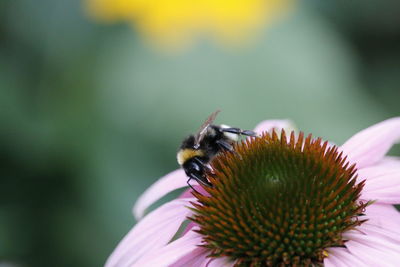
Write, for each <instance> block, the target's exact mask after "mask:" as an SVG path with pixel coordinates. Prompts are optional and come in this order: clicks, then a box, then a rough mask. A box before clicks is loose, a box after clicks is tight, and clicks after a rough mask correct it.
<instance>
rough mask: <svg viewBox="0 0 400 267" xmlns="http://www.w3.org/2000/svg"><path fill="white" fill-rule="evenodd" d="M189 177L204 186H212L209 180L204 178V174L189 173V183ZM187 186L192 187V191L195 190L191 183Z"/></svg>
mask: <svg viewBox="0 0 400 267" xmlns="http://www.w3.org/2000/svg"><path fill="white" fill-rule="evenodd" d="M191 179H194V180H196V182H198V183H199V184H201V185H204V186H207V187H212V186H213V185H212V184H211V183H210V182H209V181H207V178H205V177H204V176H202V175H200V174H196V173H191V174H190V175H189V180H188V184H189V181H190V180H191ZM189 186H190V188H192V189H193V190H194V191H196V190H195V189H194V188H193V187H192V186H191V185H189ZM196 192H197V191H196Z"/></svg>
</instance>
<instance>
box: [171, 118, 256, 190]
mask: <svg viewBox="0 0 400 267" xmlns="http://www.w3.org/2000/svg"><path fill="white" fill-rule="evenodd" d="M219 112H220V111H219V110H217V111H215V112H214V113H212V114H211V115H210V116H209V117H208V118H207V119H206V120H205V122H204V123H203V124H202V125H201V127H200V129H199V131H198V132H197V133H196V134H195V135H189V136H188V137H186V138H185V139H184V140H183V142H182V144H181V146H180V148H179V151H178V154H177V160H178V163H179V165H180V166H181V167H182V168H183V170H184V171H185V173H186V175H187V176H188V180H187V184H188V185H189V187H190V188H192V189H193V190H194V191H196V190H195V189H194V188H193V187H192V186H191V184H190V181H191V180H192V179H193V180H195V181H197V182H198V183H199V184H202V185H205V186H209V187H212V184H211V183H210V182H209V181H208V180H207V178H206V176H205V173H206V171H207V170H210V167H209V163H210V162H211V160H212V159H213V158H214V157H215V156H216V155H217V154H218V153H219V152H221V151H229V152H234V150H233V144H234V143H235V142H237V141H238V140H239V136H241V135H245V136H254V137H255V136H257V134H256V133H255V132H253V131H249V130H241V129H239V128H232V127H229V126H227V125H214V124H212V123H213V122H214V120H215V118H216V116H217V114H218V113H219Z"/></svg>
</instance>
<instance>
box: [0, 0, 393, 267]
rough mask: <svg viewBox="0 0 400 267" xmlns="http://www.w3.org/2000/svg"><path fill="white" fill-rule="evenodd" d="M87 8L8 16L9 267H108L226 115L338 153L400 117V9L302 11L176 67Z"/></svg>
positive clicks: (1, 225) (1, 71)
mask: <svg viewBox="0 0 400 267" xmlns="http://www.w3.org/2000/svg"><path fill="white" fill-rule="evenodd" d="M83 6H84V4H83V3H82V1H78V0H69V1H64V0H41V1H28V0H2V1H1V2H0V107H1V113H0V127H1V131H0V157H1V180H0V181H1V185H0V265H1V264H2V263H3V264H4V263H10V264H11V265H12V266H14V265H15V266H101V265H102V264H103V263H104V262H105V260H106V258H107V256H108V255H109V254H110V253H111V252H112V250H113V249H114V248H115V246H116V245H117V243H118V242H119V240H120V239H121V238H122V237H123V236H124V234H125V233H127V232H128V230H129V229H130V228H131V227H132V225H133V224H134V223H135V221H134V219H133V216H132V214H131V208H132V206H133V204H134V202H135V200H136V199H137V197H138V195H139V194H140V193H141V192H143V191H144V189H145V188H146V187H148V186H149V185H150V184H151V183H153V182H154V181H155V180H156V179H158V178H159V177H161V176H162V175H164V174H166V173H168V172H170V171H172V170H174V169H176V168H177V167H178V166H177V163H176V160H175V153H176V150H177V147H178V146H179V144H180V141H181V139H182V138H183V137H184V136H185V135H187V134H188V133H190V132H192V131H195V130H197V128H198V127H199V125H200V124H201V122H202V121H203V120H204V119H205V118H206V117H207V116H208V115H209V114H210V113H211V112H213V111H214V110H216V109H217V108H218V109H221V110H222V113H221V114H220V115H219V118H218V120H217V122H219V123H226V124H229V125H233V126H239V127H241V128H245V129H252V128H253V127H254V126H255V125H256V124H257V123H258V122H260V121H261V120H264V119H269V118H270V119H272V118H275V119H279V118H282V119H285V118H289V119H292V120H293V121H294V122H295V123H296V124H297V126H298V128H300V129H301V130H303V131H305V132H312V133H313V134H315V135H317V136H322V137H324V138H327V139H329V140H332V141H333V142H336V143H337V144H341V143H342V142H344V141H345V140H346V139H347V138H348V137H350V136H351V135H352V134H354V133H356V132H357V131H359V130H361V129H363V128H365V127H367V126H369V125H371V124H373V123H376V122H378V121H381V120H383V119H386V118H389V117H393V116H397V115H399V113H400V105H399V100H400V88H399V85H400V16H399V14H400V2H399V1H396V0H382V1H380V2H379V3H378V2H376V1H373V0H363V1H361V0H356V1H351V2H349V1H344V0H338V1H315V0H314V1H299V2H297V5H295V6H294V7H293V8H292V10H291V11H290V12H288V13H287V14H286V15H285V16H283V17H281V18H280V19H279V20H276V22H275V23H273V24H271V25H269V26H268V27H263V28H262V30H260V31H259V32H258V34H257V36H253V38H252V41H250V42H247V43H246V44H244V45H242V46H237V45H235V46H234V47H227V46H224V45H221V44H217V43H216V42H214V41H213V40H210V39H207V38H203V39H201V40H197V41H196V42H193V43H192V45H190V46H188V47H185V48H182V49H181V50H179V51H174V52H166V51H163V50H162V49H159V48H157V45H154V44H152V43H151V41H149V40H148V39H146V38H144V37H143V35H142V34H140V33H139V32H138V31H137V30H135V27H131V26H132V25H131V23H125V22H120V23H114V24H105V23H101V22H99V21H96V20H93V19H91V18H90V16H88V15H87V13H86V12H85V8H83ZM397 152H398V151H397ZM393 153H396V151H394V152H393ZM397 154H400V153H397ZM1 266H2V265H1Z"/></svg>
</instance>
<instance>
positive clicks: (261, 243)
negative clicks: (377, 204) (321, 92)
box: [191, 130, 367, 266]
mask: <svg viewBox="0 0 400 267" xmlns="http://www.w3.org/2000/svg"><path fill="white" fill-rule="evenodd" d="M212 169H213V173H209V174H208V179H209V181H210V182H211V183H212V184H213V187H204V189H205V190H206V191H207V192H208V194H209V195H208V196H204V195H201V194H197V193H195V196H196V197H197V198H198V202H197V203H194V205H195V208H194V211H195V215H194V216H193V218H191V219H192V220H193V221H195V222H196V223H197V224H199V226H200V230H199V233H200V234H202V235H203V239H204V241H205V243H204V244H205V245H204V246H205V247H207V248H208V249H209V250H210V255H211V256H212V257H220V256H227V257H230V258H231V259H232V260H235V262H236V265H237V266H307V265H310V266H311V265H319V264H322V262H323V258H324V257H325V255H326V252H325V249H326V248H329V247H335V246H343V245H344V242H345V241H344V240H343V239H342V233H343V232H344V231H347V230H349V229H352V228H354V227H356V226H357V225H359V224H361V223H362V222H363V221H361V220H358V215H360V214H361V213H362V211H363V209H364V208H365V206H366V205H367V204H363V203H360V202H359V201H358V198H359V196H360V192H361V190H362V188H363V185H364V183H363V182H362V183H359V184H356V176H355V172H356V169H355V166H354V165H352V166H349V164H348V163H347V161H346V158H344V157H342V154H340V153H339V152H338V150H337V147H334V146H328V143H327V142H325V143H322V142H321V139H312V137H311V135H309V136H308V137H307V138H306V139H304V138H303V134H302V133H300V134H299V135H298V136H295V134H294V133H293V132H292V134H291V136H290V138H287V137H286V135H285V132H284V131H283V130H282V134H281V135H280V136H278V135H277V134H276V133H275V132H272V133H271V134H269V133H264V134H263V135H262V136H261V137H257V138H251V139H247V140H246V141H245V142H242V143H239V144H237V145H236V146H235V152H234V153H230V152H226V153H225V152H224V153H221V154H220V155H218V156H217V157H216V158H215V159H214V160H213V162H212Z"/></svg>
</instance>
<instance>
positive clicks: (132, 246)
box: [106, 198, 195, 267]
mask: <svg viewBox="0 0 400 267" xmlns="http://www.w3.org/2000/svg"><path fill="white" fill-rule="evenodd" d="M194 200H195V199H194V198H187V199H177V200H173V201H171V202H168V203H166V204H164V205H162V206H161V207H159V208H157V209H156V210H154V211H152V212H151V213H149V214H148V215H147V216H146V217H144V218H143V220H141V221H140V222H138V223H137V224H136V225H135V226H134V227H133V228H132V230H131V231H130V232H129V233H128V234H127V235H126V236H125V237H124V238H123V239H122V241H121V242H120V243H119V245H118V246H117V248H116V249H115V250H114V252H113V253H112V254H111V256H110V257H109V258H108V260H107V262H106V266H107V267H110V266H118V267H123V266H130V265H131V264H132V263H134V262H135V261H137V260H138V259H139V258H140V257H142V256H143V255H146V254H147V253H149V252H151V251H153V250H155V249H158V248H161V247H163V246H165V245H166V244H167V243H168V242H169V241H170V240H171V239H172V237H173V236H174V235H175V234H176V232H177V231H178V229H179V227H180V226H181V224H182V222H183V221H184V220H185V219H186V217H187V216H190V215H191V214H192V212H191V211H190V209H188V208H187V206H190V203H189V202H190V201H194Z"/></svg>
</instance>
